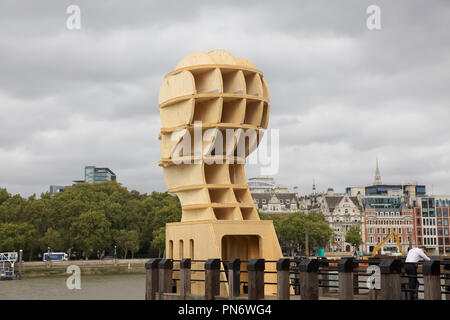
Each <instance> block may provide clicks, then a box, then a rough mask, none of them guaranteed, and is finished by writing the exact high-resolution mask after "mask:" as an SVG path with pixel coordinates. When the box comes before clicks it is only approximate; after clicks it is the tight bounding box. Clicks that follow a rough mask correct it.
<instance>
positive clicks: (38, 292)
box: [0, 274, 145, 300]
mask: <svg viewBox="0 0 450 320" xmlns="http://www.w3.org/2000/svg"><path fill="white" fill-rule="evenodd" d="M66 280H67V277H65V276H53V277H42V278H28V279H27V278H23V279H22V280H5V281H0V300H6V299H30V300H31V299H41V300H46V299H57V300H68V299H69V300H94V299H98V300H116V299H117V300H119V299H126V300H128V299H131V300H143V299H144V298H145V274H123V275H122V274H118V275H85V276H83V275H81V288H80V289H72V290H70V289H68V288H67V285H66Z"/></svg>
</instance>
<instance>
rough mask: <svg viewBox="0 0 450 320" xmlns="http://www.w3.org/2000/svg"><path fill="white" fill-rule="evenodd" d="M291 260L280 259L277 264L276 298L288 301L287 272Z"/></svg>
mask: <svg viewBox="0 0 450 320" xmlns="http://www.w3.org/2000/svg"><path fill="white" fill-rule="evenodd" d="M290 267H291V260H290V259H288V258H282V259H280V260H278V262H277V298H278V300H289V270H290Z"/></svg>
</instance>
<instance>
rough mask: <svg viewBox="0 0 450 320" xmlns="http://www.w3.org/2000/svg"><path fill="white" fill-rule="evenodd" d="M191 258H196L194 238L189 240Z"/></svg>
mask: <svg viewBox="0 0 450 320" xmlns="http://www.w3.org/2000/svg"><path fill="white" fill-rule="evenodd" d="M189 258H191V259H194V239H191V240H189Z"/></svg>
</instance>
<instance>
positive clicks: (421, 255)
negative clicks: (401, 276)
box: [405, 247, 430, 300]
mask: <svg viewBox="0 0 450 320" xmlns="http://www.w3.org/2000/svg"><path fill="white" fill-rule="evenodd" d="M426 253H427V248H425V247H420V248H412V249H411V250H409V251H408V255H407V256H406V261H405V271H406V274H407V275H408V276H410V278H409V289H410V290H411V291H410V296H409V298H410V300H414V299H416V298H417V295H418V290H419V281H418V280H417V263H418V262H419V261H421V260H424V261H430V258H428V256H427V255H426Z"/></svg>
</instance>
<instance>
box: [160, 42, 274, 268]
mask: <svg viewBox="0 0 450 320" xmlns="http://www.w3.org/2000/svg"><path fill="white" fill-rule="evenodd" d="M158 102H159V112H160V117H161V122H162V129H161V133H160V136H159V138H160V139H161V142H162V144H161V161H160V162H159V165H160V166H162V167H163V170H164V176H165V180H166V185H167V189H168V191H169V192H171V193H175V194H177V196H178V198H179V199H180V202H181V206H182V219H181V222H180V223H173V224H168V225H167V227H166V256H167V257H168V258H194V257H195V258H196V259H199V258H205V259H207V258H214V257H217V258H222V259H230V258H241V259H242V260H245V259H250V258H255V257H269V256H270V257H272V258H278V257H281V250H280V249H279V245H278V239H277V238H276V235H275V232H274V229H273V225H272V222H271V221H260V219H259V216H258V212H257V209H256V206H255V204H254V202H253V199H252V196H251V194H250V191H249V189H248V185H247V179H246V177H245V173H244V163H245V158H246V157H247V156H248V154H250V153H251V152H252V151H253V150H254V149H255V147H256V146H257V145H258V142H259V141H260V138H261V131H263V130H264V129H266V128H267V125H268V120H269V89H268V86H267V83H266V81H265V80H264V77H263V74H262V72H261V71H258V70H257V69H255V67H254V66H253V64H252V63H251V62H249V61H248V60H246V59H242V58H236V57H234V56H233V55H232V54H231V53H229V52H228V51H224V50H215V51H211V52H209V53H205V52H194V53H192V54H190V55H188V56H187V57H185V58H184V59H182V60H181V62H180V63H179V64H178V65H177V67H176V68H175V70H174V71H173V72H171V73H169V74H168V75H167V76H166V77H165V78H164V81H163V84H162V86H161V89H160V91H159V96H158ZM242 146H243V147H242ZM241 147H242V148H241ZM263 237H264V239H263ZM270 241H271V242H272V243H269V242H270ZM266 242H267V244H266ZM194 248H195V249H194Z"/></svg>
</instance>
